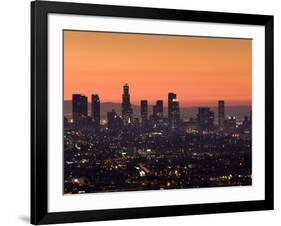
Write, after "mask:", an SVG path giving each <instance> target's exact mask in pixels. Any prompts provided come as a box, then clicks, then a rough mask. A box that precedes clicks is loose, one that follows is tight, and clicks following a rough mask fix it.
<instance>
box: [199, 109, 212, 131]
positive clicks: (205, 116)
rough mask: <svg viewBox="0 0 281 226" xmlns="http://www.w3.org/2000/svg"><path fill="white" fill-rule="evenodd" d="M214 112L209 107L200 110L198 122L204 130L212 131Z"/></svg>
mask: <svg viewBox="0 0 281 226" xmlns="http://www.w3.org/2000/svg"><path fill="white" fill-rule="evenodd" d="M214 116H215V115H214V112H213V111H210V108H208V107H200V108H198V114H197V120H198V125H199V127H200V128H201V129H202V130H205V129H212V128H213V126H214Z"/></svg>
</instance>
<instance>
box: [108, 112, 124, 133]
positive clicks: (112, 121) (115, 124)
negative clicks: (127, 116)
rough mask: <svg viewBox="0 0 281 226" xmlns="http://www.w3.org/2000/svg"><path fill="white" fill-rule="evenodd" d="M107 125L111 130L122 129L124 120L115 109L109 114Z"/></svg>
mask: <svg viewBox="0 0 281 226" xmlns="http://www.w3.org/2000/svg"><path fill="white" fill-rule="evenodd" d="M107 124H108V127H109V128H110V129H116V130H117V129H120V128H121V127H122V119H121V118H120V116H118V115H117V113H116V112H115V110H114V109H113V110H112V111H111V112H107Z"/></svg>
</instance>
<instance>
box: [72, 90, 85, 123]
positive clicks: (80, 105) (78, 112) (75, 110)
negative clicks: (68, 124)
mask: <svg viewBox="0 0 281 226" xmlns="http://www.w3.org/2000/svg"><path fill="white" fill-rule="evenodd" d="M87 116H88V98H87V97H86V96H84V95H81V94H73V95H72V117H73V120H74V122H79V121H82V120H83V119H85V118H86V117H87Z"/></svg>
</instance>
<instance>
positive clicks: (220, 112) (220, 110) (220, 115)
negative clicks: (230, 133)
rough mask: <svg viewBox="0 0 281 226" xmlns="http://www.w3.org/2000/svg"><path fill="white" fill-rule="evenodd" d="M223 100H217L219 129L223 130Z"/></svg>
mask: <svg viewBox="0 0 281 226" xmlns="http://www.w3.org/2000/svg"><path fill="white" fill-rule="evenodd" d="M224 117H225V116H224V100H219V102H218V122H219V128H220V129H222V128H223V124H224V119H225V118H224Z"/></svg>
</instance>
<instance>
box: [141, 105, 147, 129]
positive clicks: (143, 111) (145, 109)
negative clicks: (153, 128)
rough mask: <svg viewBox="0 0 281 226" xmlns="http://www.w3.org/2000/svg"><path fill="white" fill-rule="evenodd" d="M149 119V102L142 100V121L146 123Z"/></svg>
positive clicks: (143, 123)
mask: <svg viewBox="0 0 281 226" xmlns="http://www.w3.org/2000/svg"><path fill="white" fill-rule="evenodd" d="M147 120H148V102H147V100H141V123H142V125H143V126H145V125H146V123H147Z"/></svg>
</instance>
